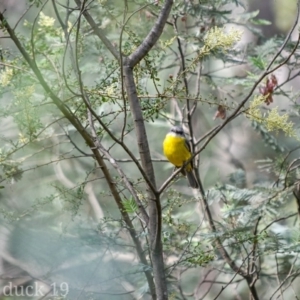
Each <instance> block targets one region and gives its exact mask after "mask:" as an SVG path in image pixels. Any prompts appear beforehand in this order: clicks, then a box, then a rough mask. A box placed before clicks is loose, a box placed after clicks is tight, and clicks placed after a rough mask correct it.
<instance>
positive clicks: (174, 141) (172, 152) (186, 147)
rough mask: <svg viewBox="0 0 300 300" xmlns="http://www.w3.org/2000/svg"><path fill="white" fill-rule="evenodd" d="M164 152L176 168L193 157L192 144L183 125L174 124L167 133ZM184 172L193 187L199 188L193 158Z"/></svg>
mask: <svg viewBox="0 0 300 300" xmlns="http://www.w3.org/2000/svg"><path fill="white" fill-rule="evenodd" d="M163 152H164V155H165V156H166V158H167V159H168V161H169V162H170V163H172V164H173V165H174V166H175V167H176V168H180V167H182V165H184V163H185V162H187V161H188V160H189V159H190V158H191V157H192V152H191V147H190V144H189V142H188V140H187V138H186V137H185V134H184V131H183V128H182V127H181V126H174V127H172V128H171V130H170V132H169V133H167V135H166V137H165V139H164V141H163ZM181 172H182V174H183V175H184V176H187V179H188V181H189V184H190V186H191V187H192V188H194V189H197V188H199V184H198V181H197V179H196V176H195V173H194V165H193V161H192V160H191V161H190V162H189V163H188V164H187V166H186V167H185V168H184V169H182V171H181Z"/></svg>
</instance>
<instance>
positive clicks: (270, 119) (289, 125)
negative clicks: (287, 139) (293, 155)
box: [266, 107, 296, 136]
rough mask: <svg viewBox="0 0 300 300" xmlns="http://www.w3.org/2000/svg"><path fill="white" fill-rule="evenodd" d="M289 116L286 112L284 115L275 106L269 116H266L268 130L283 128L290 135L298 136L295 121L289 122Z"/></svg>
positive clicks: (276, 130)
mask: <svg viewBox="0 0 300 300" xmlns="http://www.w3.org/2000/svg"><path fill="white" fill-rule="evenodd" d="M288 119H289V116H288V115H287V114H284V115H282V116H280V115H279V113H278V107H275V108H273V109H272V110H271V111H270V112H269V114H268V116H267V118H266V127H267V130H268V131H275V132H278V130H282V131H284V132H285V133H286V135H288V136H296V133H295V130H294V124H293V122H288Z"/></svg>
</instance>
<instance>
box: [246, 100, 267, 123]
mask: <svg viewBox="0 0 300 300" xmlns="http://www.w3.org/2000/svg"><path fill="white" fill-rule="evenodd" d="M265 100H266V99H265V97H264V96H262V95H259V96H255V97H254V99H253V100H252V101H251V102H250V106H249V109H248V110H247V112H246V114H247V115H248V116H249V118H250V119H251V120H254V121H256V122H259V123H261V121H262V113H261V111H260V109H259V108H258V107H259V106H260V105H261V104H262V103H263V102H264V101H265Z"/></svg>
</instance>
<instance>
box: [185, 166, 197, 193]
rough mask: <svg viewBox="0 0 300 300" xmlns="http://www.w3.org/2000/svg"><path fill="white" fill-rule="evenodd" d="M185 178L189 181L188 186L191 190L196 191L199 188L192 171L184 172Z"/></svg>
mask: <svg viewBox="0 0 300 300" xmlns="http://www.w3.org/2000/svg"><path fill="white" fill-rule="evenodd" d="M186 176H187V179H188V181H189V184H190V186H191V187H192V188H193V189H198V188H199V184H198V181H197V179H196V176H195V174H194V172H193V169H191V170H189V171H186Z"/></svg>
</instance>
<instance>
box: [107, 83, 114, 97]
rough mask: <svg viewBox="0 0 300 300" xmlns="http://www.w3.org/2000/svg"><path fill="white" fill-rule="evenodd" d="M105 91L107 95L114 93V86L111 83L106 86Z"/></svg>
mask: <svg viewBox="0 0 300 300" xmlns="http://www.w3.org/2000/svg"><path fill="white" fill-rule="evenodd" d="M106 93H107V96H108V97H110V96H113V94H114V86H113V85H110V86H108V87H107V88H106Z"/></svg>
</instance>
